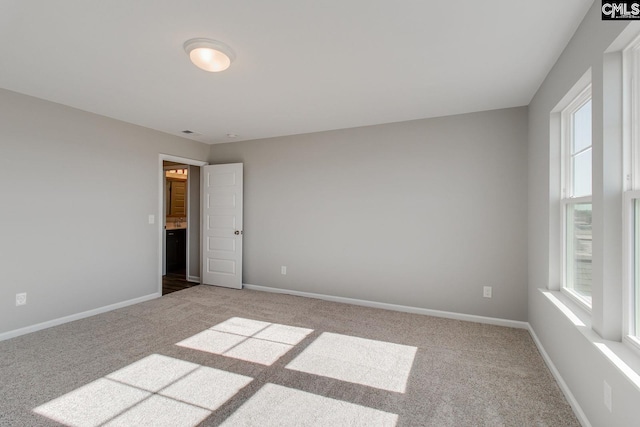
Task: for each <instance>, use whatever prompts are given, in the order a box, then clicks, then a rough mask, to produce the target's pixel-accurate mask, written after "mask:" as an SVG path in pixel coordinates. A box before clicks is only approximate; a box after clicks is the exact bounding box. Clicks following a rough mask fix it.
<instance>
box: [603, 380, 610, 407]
mask: <svg viewBox="0 0 640 427" xmlns="http://www.w3.org/2000/svg"><path fill="white" fill-rule="evenodd" d="M604 406H606V407H607V409H608V410H609V412H611V386H610V385H609V383H607V382H606V381H605V382H604Z"/></svg>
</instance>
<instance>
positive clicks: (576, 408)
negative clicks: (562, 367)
mask: <svg viewBox="0 0 640 427" xmlns="http://www.w3.org/2000/svg"><path fill="white" fill-rule="evenodd" d="M528 325H529V328H528V329H529V334H531V338H533V342H534V343H535V344H536V347H538V351H539V352H540V354H541V355H542V359H543V360H544V363H546V364H547V367H548V368H549V370H550V371H551V375H553V378H555V380H556V382H557V383H558V386H559V387H560V390H562V393H563V394H564V397H566V398H567V401H568V402H569V405H571V409H573V413H574V414H575V415H576V417H577V418H578V421H579V422H580V424H581V425H582V427H592V426H591V423H590V422H589V419H588V418H587V415H586V414H585V413H584V411H583V410H582V407H581V406H580V404H579V403H578V401H577V400H576V398H575V396H574V395H573V393H571V389H570V388H569V386H568V385H567V383H566V382H565V381H564V378H562V375H560V371H558V368H556V365H554V364H553V361H552V360H551V357H550V356H549V354H548V353H547V351H546V350H545V349H544V347H543V346H542V342H540V339H538V336H537V335H536V332H535V331H534V330H533V327H531V324H528Z"/></svg>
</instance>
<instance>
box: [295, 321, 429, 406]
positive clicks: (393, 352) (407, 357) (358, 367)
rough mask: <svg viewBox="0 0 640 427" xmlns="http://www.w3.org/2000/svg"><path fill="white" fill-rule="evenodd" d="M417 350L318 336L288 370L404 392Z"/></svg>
mask: <svg viewBox="0 0 640 427" xmlns="http://www.w3.org/2000/svg"><path fill="white" fill-rule="evenodd" d="M416 351H417V348H416V347H411V346H407V345H400V344H393V343H388V342H384V341H375V340H369V339H365V338H356V337H351V336H348V335H340V334H334V333H329V332H324V333H322V334H321V335H320V336H319V337H318V338H317V339H316V340H315V341H314V342H313V343H311V344H310V345H309V346H308V347H307V348H306V349H305V350H304V351H303V352H302V353H300V354H299V355H298V357H296V358H295V359H294V360H293V361H291V363H289V364H288V365H287V368H288V369H292V370H295V371H301V372H306V373H309V374H315V375H321V376H324V377H329V378H334V379H337V380H341V381H346V382H350V383H356V384H362V385H366V386H369V387H375V388H378V389H383V390H388V391H394V392H398V393H404V392H405V391H406V387H407V379H408V378H409V373H410V371H411V367H412V366H413V359H414V357H415V355H416Z"/></svg>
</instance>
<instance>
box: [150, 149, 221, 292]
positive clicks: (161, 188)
mask: <svg viewBox="0 0 640 427" xmlns="http://www.w3.org/2000/svg"><path fill="white" fill-rule="evenodd" d="M165 161H168V162H176V163H181V164H184V165H189V166H199V167H202V166H206V165H208V164H209V163H208V162H204V161H201V160H195V159H189V158H186V157H178V156H173V155H171V154H163V153H160V154H159V159H158V215H157V221H156V222H157V224H158V246H159V248H158V269H157V274H158V277H157V281H158V293H159V294H160V295H162V273H163V271H162V270H163V268H162V267H163V265H164V259H163V258H164V256H165V252H164V251H165V240H164V239H165V235H164V231H165V230H164V221H165V218H164V215H165V212H164V209H165V200H164V198H165V194H164V193H165V183H164V180H165V174H164V162H165ZM187 183H189V181H187ZM187 191H188V190H187ZM189 205H190V204H189V203H187V262H189V233H188V230H189V216H190V215H189V214H190V207H189Z"/></svg>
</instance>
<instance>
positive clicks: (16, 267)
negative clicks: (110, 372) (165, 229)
mask: <svg viewBox="0 0 640 427" xmlns="http://www.w3.org/2000/svg"><path fill="white" fill-rule="evenodd" d="M208 152H209V147H208V146H206V145H204V144H200V143H197V142H193V141H189V140H185V139H182V138H178V137H173V136H170V135H166V134H163V133H159V132H155V131H152V130H149V129H145V128H142V127H138V126H134V125H130V124H126V123H123V122H119V121H116V120H112V119H108V118H105V117H102V116H97V115H94V114H91V113H87V112H83V111H79V110H75V109H72V108H68V107H64V106H61V105H59V104H54V103H51V102H47V101H43V100H39V99H36V98H31V97H27V96H24V95H20V94H16V93H13V92H9V91H5V90H0V177H1V178H2V183H3V185H2V190H0V194H1V199H2V207H1V208H0V224H2V238H1V239H0V271H1V272H2V273H1V274H2V279H1V280H2V285H1V286H0V333H3V332H7V331H12V330H15V329H19V328H22V327H27V326H31V325H34V324H37V323H40V322H45V321H49V320H52V319H57V318H60V317H63V316H68V315H73V314H77V313H80V312H83V311H87V310H91V309H96V308H100V307H103V306H106V305H109V304H114V303H118V302H122V301H126V300H129V299H133V298H136V297H141V296H146V295H150V294H153V293H155V292H157V291H158V289H159V274H158V273H159V265H158V264H159V259H160V258H159V253H158V252H159V248H160V242H159V240H158V237H159V229H158V223H162V216H161V213H160V212H159V211H158V210H159V188H158V181H159V176H160V172H159V153H166V154H171V155H176V156H182V157H187V158H193V159H197V160H206V158H207V156H208ZM149 214H154V215H156V224H155V225H149V224H148V215H149ZM18 292H27V297H28V298H27V299H28V303H27V305H26V306H22V307H16V306H15V294H16V293H18Z"/></svg>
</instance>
